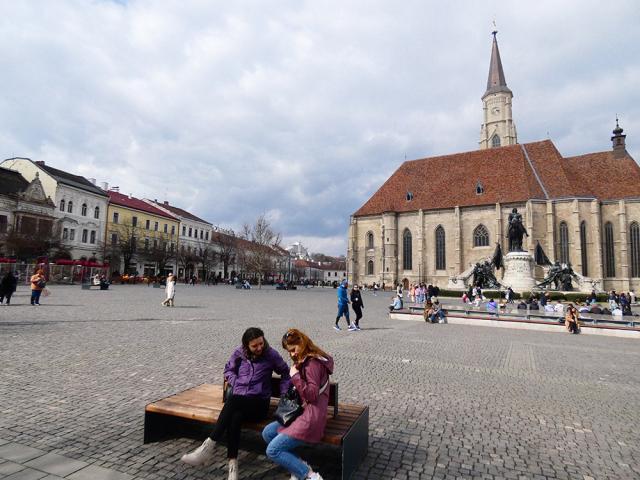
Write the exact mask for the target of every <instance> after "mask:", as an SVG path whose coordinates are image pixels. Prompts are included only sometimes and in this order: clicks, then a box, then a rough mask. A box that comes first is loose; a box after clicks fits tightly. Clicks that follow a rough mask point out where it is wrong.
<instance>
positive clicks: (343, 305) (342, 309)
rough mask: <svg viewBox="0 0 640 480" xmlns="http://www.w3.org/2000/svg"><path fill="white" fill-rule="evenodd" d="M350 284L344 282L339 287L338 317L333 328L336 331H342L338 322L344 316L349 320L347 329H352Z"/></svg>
mask: <svg viewBox="0 0 640 480" xmlns="http://www.w3.org/2000/svg"><path fill="white" fill-rule="evenodd" d="M348 285H349V284H348V282H347V281H346V280H343V281H342V282H341V283H340V285H339V286H338V315H337V316H336V324H335V325H334V326H333V328H334V329H336V330H338V331H339V330H342V329H341V328H340V325H338V322H339V321H340V319H341V318H342V316H343V315H344V318H345V319H346V320H347V327H351V321H350V320H349V294H348V293H347V286H348Z"/></svg>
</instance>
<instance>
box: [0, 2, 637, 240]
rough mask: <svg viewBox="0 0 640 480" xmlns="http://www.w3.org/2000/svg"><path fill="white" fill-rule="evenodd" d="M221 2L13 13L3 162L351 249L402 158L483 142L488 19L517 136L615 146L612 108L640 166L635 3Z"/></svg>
mask: <svg viewBox="0 0 640 480" xmlns="http://www.w3.org/2000/svg"><path fill="white" fill-rule="evenodd" d="M227 3H228V4H216V5H213V4H211V2H207V1H193V2H182V1H164V2H152V1H150V0H144V1H141V0H140V1H131V2H109V1H102V2H101V1H94V2H91V3H89V2H80V1H78V0H68V1H62V0H61V1H59V2H37V1H35V0H34V1H23V2H4V3H3V4H2V5H1V6H0V25H1V28H0V39H1V40H2V41H1V42H0V54H1V55H2V58H3V64H4V67H5V68H4V69H3V75H2V76H0V88H1V89H2V92H3V95H2V96H1V97H0V142H2V145H3V155H4V156H5V157H10V156H29V157H31V158H34V159H40V160H45V161H47V162H48V163H51V164H53V165H55V166H56V167H58V168H63V169H68V170H70V171H73V172H78V173H80V174H82V175H85V176H88V177H95V178H98V180H99V181H108V182H110V183H111V184H112V185H119V186H120V187H121V191H124V192H126V193H129V192H131V193H133V194H134V195H136V196H147V197H151V198H158V199H165V198H166V199H168V200H169V201H171V202H172V203H175V204H178V205H180V206H182V207H184V208H187V209H190V210H191V211H193V212H194V213H196V214H197V215H199V216H202V217H204V218H207V219H209V220H210V221H211V222H213V223H219V224H222V225H229V226H232V227H236V228H237V227H238V226H239V225H241V224H242V223H243V222H245V221H251V220H252V219H254V218H255V217H256V216H257V215H259V214H260V213H263V212H267V213H268V214H269V215H270V216H271V218H272V220H273V222H274V224H275V226H276V228H277V229H279V230H280V231H282V232H283V234H284V236H285V237H286V238H288V239H297V238H301V239H303V240H304V242H305V243H306V244H307V245H308V246H309V247H310V249H311V250H314V251H315V250H318V251H320V250H322V249H325V251H326V252H327V253H342V252H344V250H345V248H346V229H347V225H348V219H349V215H350V214H351V213H352V212H353V211H355V210H356V209H357V208H358V207H359V206H360V205H362V204H363V203H364V202H365V201H366V200H367V198H368V197H369V196H370V195H371V194H372V193H373V192H374V191H375V190H376V189H377V188H378V187H379V186H380V185H381V184H382V182H384V180H385V179H386V178H387V177H388V176H389V175H390V174H391V173H392V172H393V171H394V170H395V169H396V168H397V167H398V166H399V165H400V163H401V162H402V161H403V160H404V158H405V155H406V158H408V159H413V158H421V157H426V156H430V155H438V154H446V153H454V152H460V151H467V150H472V149H475V148H477V139H478V135H479V128H480V122H481V102H480V96H481V95H482V93H483V92H484V86H485V82H486V76H487V69H488V63H489V55H490V46H491V44H490V42H491V37H490V35H489V34H490V29H491V26H490V21H491V19H492V18H494V17H495V18H496V20H497V22H498V29H499V31H500V33H499V35H498V38H499V42H500V50H501V54H502V60H503V64H504V68H505V73H506V76H507V82H508V83H509V86H510V87H511V89H512V90H513V92H514V95H515V99H514V117H515V122H516V125H517V127H518V135H519V140H520V141H521V142H526V141H535V140H540V139H544V138H547V135H548V136H549V137H550V138H551V139H552V140H553V141H554V142H555V143H556V145H557V147H558V148H559V150H560V151H561V153H563V154H564V155H567V156H568V155H577V154H581V153H588V152H592V151H601V150H607V149H609V148H610V142H609V136H610V132H611V129H612V128H613V126H614V117H615V114H616V113H618V114H619V115H620V118H621V122H622V126H623V127H624V128H625V131H626V133H628V134H629V137H628V146H629V150H630V151H631V153H632V155H634V157H635V158H636V159H637V158H639V157H640V149H639V148H638V145H639V144H640V143H639V142H638V141H637V140H636V139H635V138H636V137H635V135H637V134H638V133H640V101H639V100H640V98H639V97H640V93H639V91H638V89H637V85H638V84H640V61H639V60H640V58H639V56H638V54H637V53H636V50H637V49H635V45H637V44H638V43H639V40H640V33H638V29H637V28H636V26H637V25H638V24H639V20H640V10H639V9H638V8H637V4H636V2H635V1H633V0H629V1H618V2H615V3H613V4H607V5H604V4H602V2H595V1H591V2H583V1H577V0H575V1H568V2H562V3H560V4H559V3H558V2H552V1H542V2H536V3H535V5H529V4H524V3H522V2H517V3H516V2H511V3H505V2H497V1H493V2H420V1H409V2H402V3H401V4H400V5H397V4H393V5H392V4H391V3H389V2H364V1H356V2H349V3H348V4H345V3H344V2H337V1H333V2H332V1H330V2H299V1H296V2H294V1H289V2H279V3H278V4H277V5H274V4H269V3H266V2H258V1H248V2H227ZM327 249H330V250H327Z"/></svg>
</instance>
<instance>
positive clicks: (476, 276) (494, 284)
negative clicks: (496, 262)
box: [472, 260, 500, 288]
mask: <svg viewBox="0 0 640 480" xmlns="http://www.w3.org/2000/svg"><path fill="white" fill-rule="evenodd" d="M472 275H473V285H474V286H476V287H480V288H500V282H498V280H497V279H496V276H495V275H494V274H493V266H492V264H491V262H488V261H486V260H485V261H484V262H483V263H476V265H475V267H473V272H472Z"/></svg>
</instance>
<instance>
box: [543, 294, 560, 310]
mask: <svg viewBox="0 0 640 480" xmlns="http://www.w3.org/2000/svg"><path fill="white" fill-rule="evenodd" d="M542 298H545V297H544V296H543V297H542ZM541 300H542V299H541ZM540 305H542V301H541V302H540ZM544 311H545V312H548V313H553V312H555V311H556V309H555V307H554V306H553V304H551V303H545V305H544Z"/></svg>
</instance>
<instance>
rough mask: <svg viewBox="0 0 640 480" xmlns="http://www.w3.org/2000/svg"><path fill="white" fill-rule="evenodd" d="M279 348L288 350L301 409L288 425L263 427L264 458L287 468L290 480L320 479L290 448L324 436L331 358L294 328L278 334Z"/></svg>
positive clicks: (276, 424) (312, 442) (275, 423)
mask: <svg viewBox="0 0 640 480" xmlns="http://www.w3.org/2000/svg"><path fill="white" fill-rule="evenodd" d="M282 348H284V349H285V350H287V352H289V355H290V356H291V359H292V360H293V366H292V367H291V370H290V371H289V374H290V375H291V383H292V384H293V385H294V386H295V387H296V390H297V391H298V394H299V395H300V399H301V400H302V402H303V407H304V410H303V412H302V414H301V415H300V416H299V417H298V418H296V419H295V420H294V421H293V423H291V425H289V426H288V427H283V426H282V425H280V424H279V423H278V422H272V423H270V424H269V425H267V426H266V427H265V428H264V430H263V431H262V438H264V441H265V442H267V452H266V453H267V457H269V458H270V459H271V460H273V461H274V462H275V463H277V464H278V465H280V466H282V467H284V468H285V469H286V470H288V471H289V472H290V473H291V479H292V480H294V479H298V480H304V479H311V480H322V477H321V476H320V474H319V473H318V472H314V471H313V469H312V468H311V467H310V466H309V465H308V464H307V463H305V462H304V461H302V459H300V457H298V456H297V455H296V454H294V453H293V450H294V449H295V448H297V447H299V446H300V445H305V444H306V445H309V444H314V443H319V442H320V440H322V437H323V436H324V429H325V427H326V425H327V410H328V407H329V376H330V375H331V374H332V373H333V358H331V356H330V355H329V354H327V353H326V352H324V351H323V350H322V349H320V348H319V347H317V346H316V345H315V344H314V343H313V342H312V341H311V339H310V338H309V337H308V336H307V335H305V334H304V333H302V332H301V331H300V330H297V329H295V328H292V329H290V330H289V331H287V333H285V334H284V336H283V337H282Z"/></svg>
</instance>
